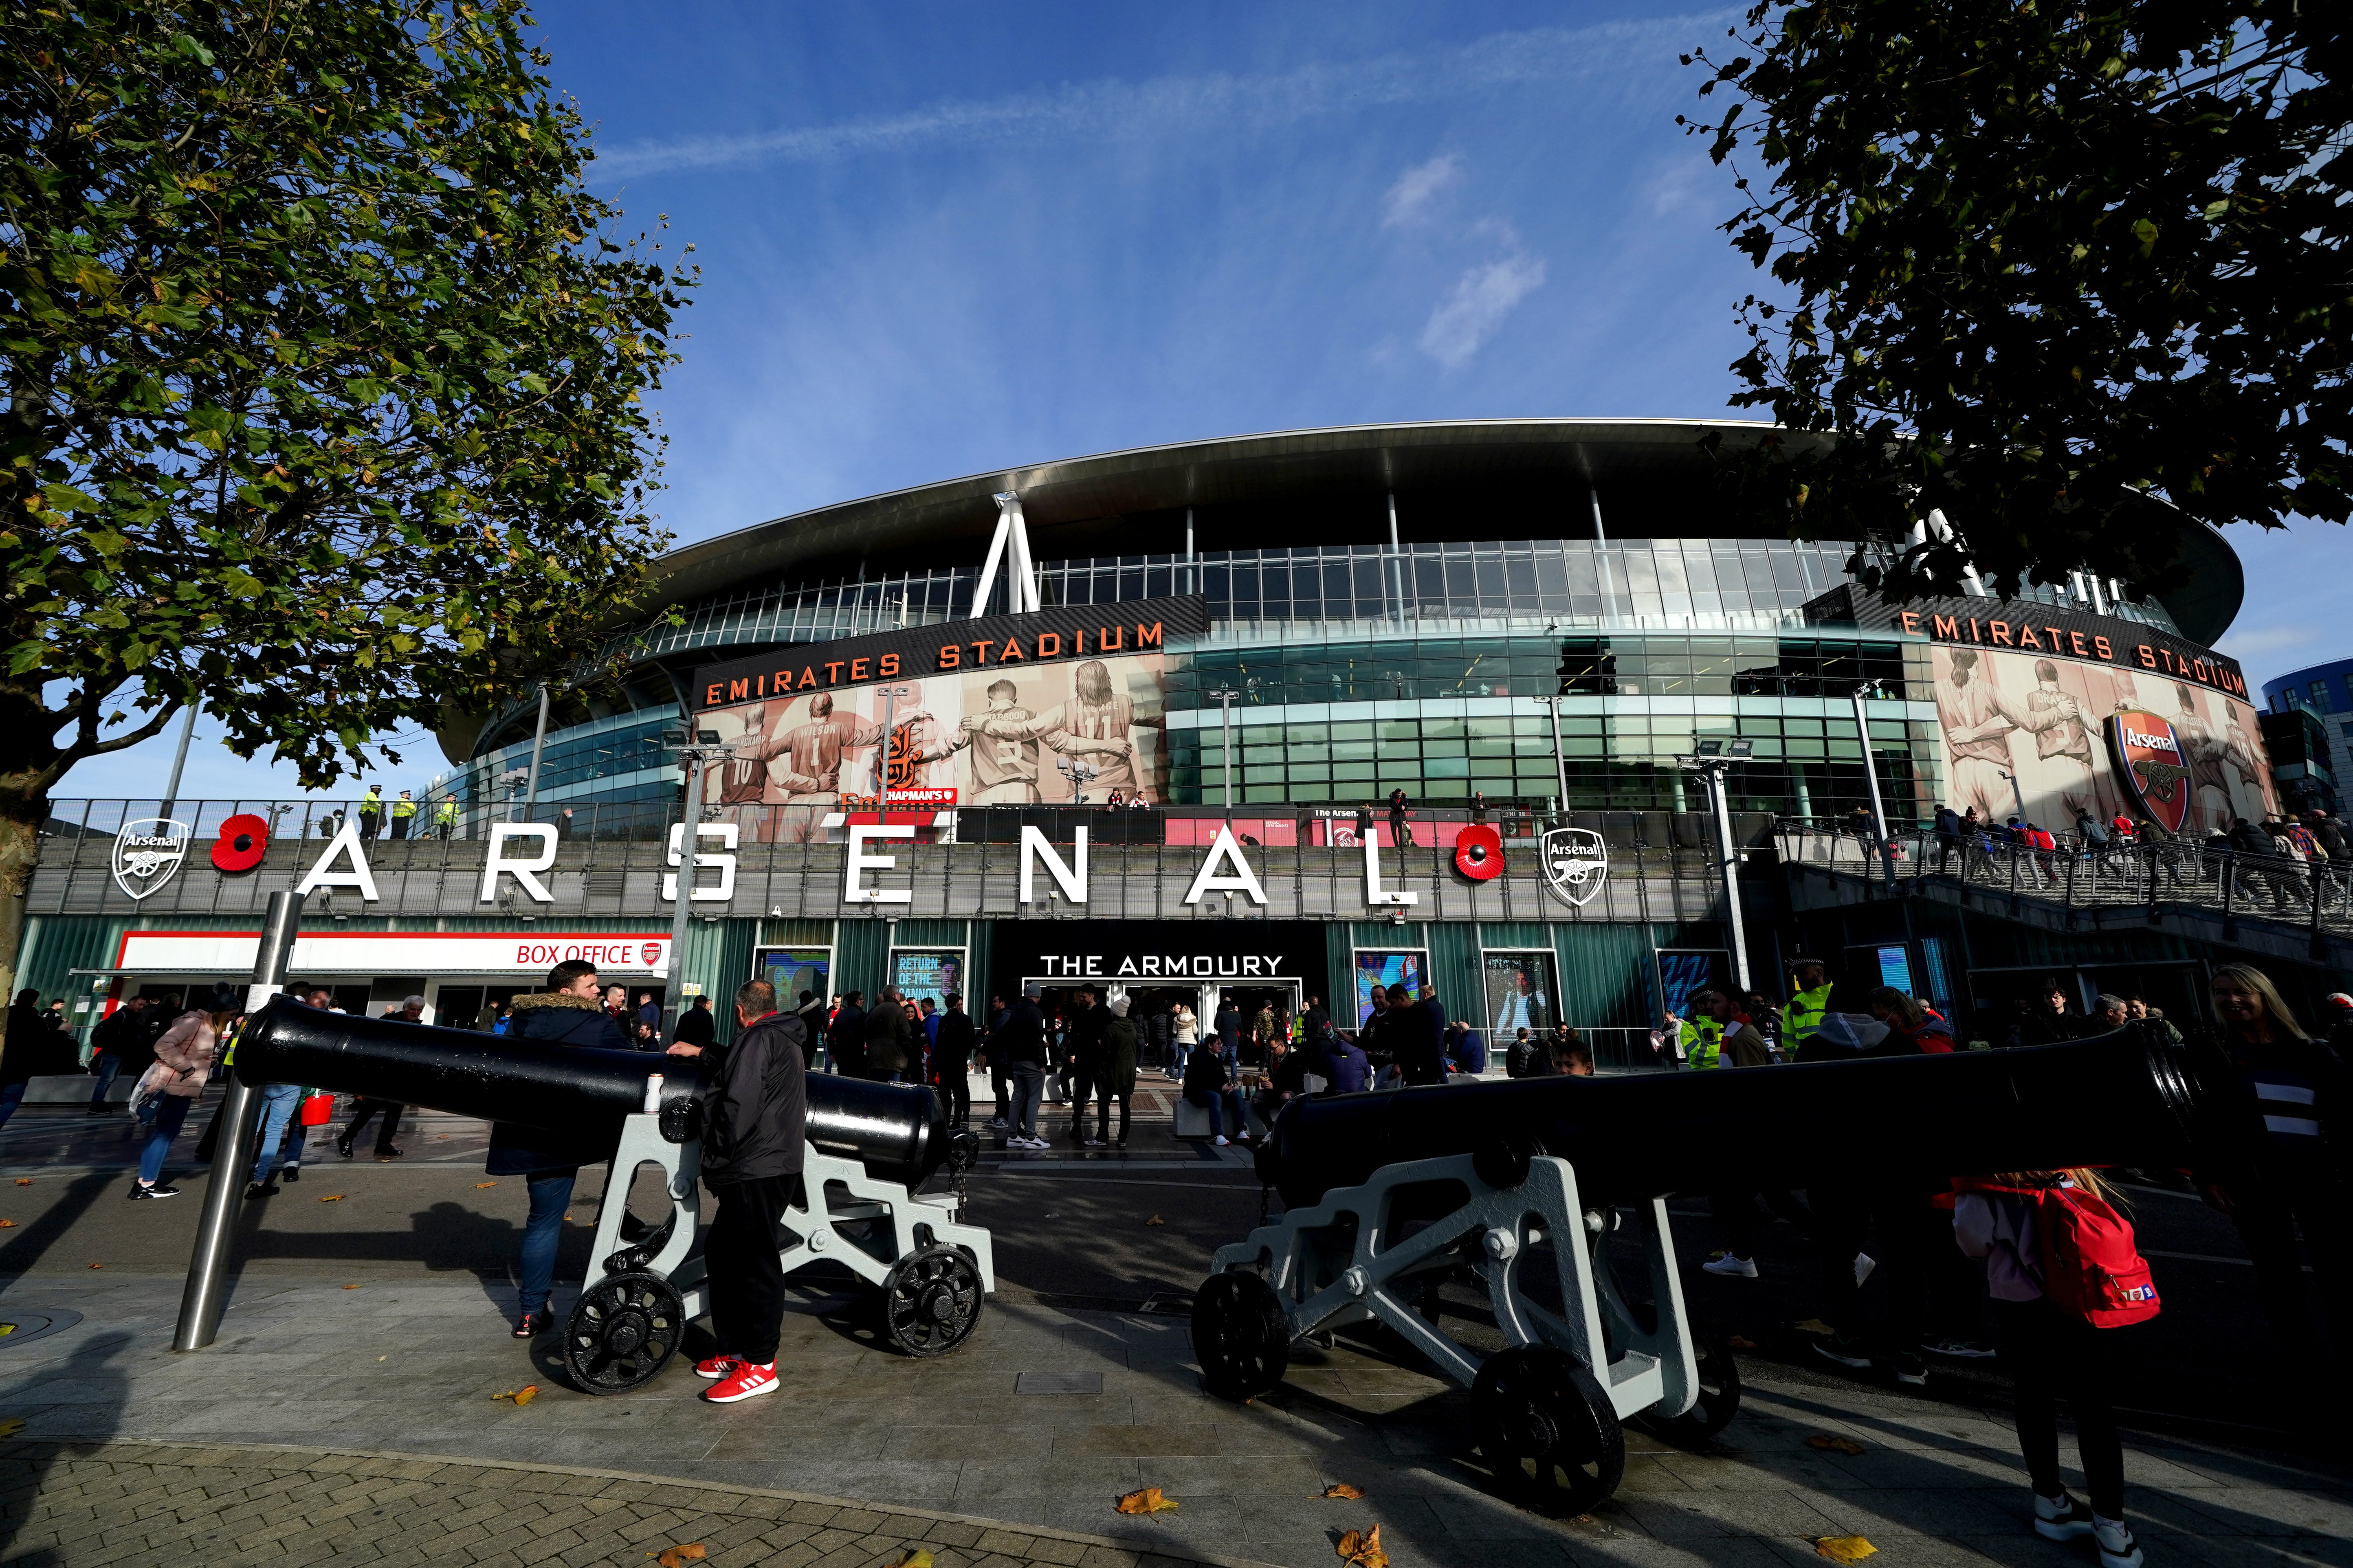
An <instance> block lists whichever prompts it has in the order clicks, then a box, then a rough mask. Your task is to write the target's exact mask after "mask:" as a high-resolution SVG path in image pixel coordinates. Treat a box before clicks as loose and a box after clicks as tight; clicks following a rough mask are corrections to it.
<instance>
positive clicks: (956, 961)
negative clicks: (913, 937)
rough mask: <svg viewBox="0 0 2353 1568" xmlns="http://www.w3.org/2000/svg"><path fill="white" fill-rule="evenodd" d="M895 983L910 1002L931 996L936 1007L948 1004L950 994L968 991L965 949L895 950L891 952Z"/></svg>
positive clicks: (892, 980)
mask: <svg viewBox="0 0 2353 1568" xmlns="http://www.w3.org/2000/svg"><path fill="white" fill-rule="evenodd" d="M891 984H893V985H895V986H897V987H898V988H899V994H900V995H902V996H903V997H905V998H906V999H907V1000H908V1001H910V1002H920V1001H922V1000H923V998H924V997H926V996H928V997H930V998H931V999H932V1005H933V1006H934V1007H944V1006H946V1005H947V995H948V993H949V992H951V991H954V992H955V993H957V994H962V993H963V991H964V949H962V948H960V947H894V948H892V950H891Z"/></svg>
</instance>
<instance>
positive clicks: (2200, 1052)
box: [2189, 963, 2353, 1373]
mask: <svg viewBox="0 0 2353 1568" xmlns="http://www.w3.org/2000/svg"><path fill="white" fill-rule="evenodd" d="M2210 984H2211V992H2212V996H2213V1003H2214V1017H2215V1023H2214V1024H2213V1025H2211V1026H2205V1027H2200V1028H2198V1029H2194V1030H2193V1031H2191V1035H2190V1041H2189V1061H2190V1065H2191V1067H2192V1068H2193V1070H2194V1071H2195V1073H2196V1075H2197V1078H2198V1081H2199V1083H2200V1086H2201V1087H2202V1088H2203V1089H2205V1090H2206V1091H2207V1093H2208V1095H2209V1097H2210V1098H2212V1099H2216V1100H2222V1101H2223V1102H2224V1104H2223V1108H2222V1109H2221V1111H2220V1113H2219V1114H2218V1115H2217V1116H2216V1117H2215V1118H2214V1123H2213V1125H2211V1127H2210V1128H2209V1130H2208V1135H2207V1137H2206V1138H2205V1139H2203V1140H2202V1142H2203V1144H2204V1146H2205V1147H2204V1152H2205V1154H2206V1163H2205V1165H2204V1168H2202V1169H2200V1171H2199V1172H2198V1173H2197V1178H2198V1187H2199V1190H2200V1192H2201V1193H2203V1194H2205V1197H2206V1201H2207V1202H2208V1203H2210V1204H2212V1205H2214V1206H2215V1207H2216V1208H2218V1209H2221V1211H2222V1212H2223V1213H2224V1214H2226V1215H2230V1216H2231V1220H2232V1224H2234V1225H2236V1226H2238V1227H2239V1237H2240V1239H2241V1240H2242V1241H2243V1242H2245V1244H2246V1247H2247V1256H2248V1258H2251V1259H2252V1260H2253V1263H2254V1266H2255V1283H2256V1286H2257V1288H2258V1289H2261V1290H2262V1292H2263V1309H2264V1310H2265V1312H2266V1313H2268V1314H2269V1316H2270V1318H2271V1321H2272V1328H2273V1330H2274V1331H2275V1332H2276V1333H2277V1334H2278V1335H2279V1337H2280V1339H2281V1341H2282V1342H2283V1348H2284V1350H2285V1352H2286V1353H2287V1355H2288V1357H2289V1358H2290V1361H2291V1362H2292V1363H2295V1364H2297V1365H2298V1366H2299V1370H2301V1369H2302V1368H2303V1367H2306V1366H2309V1364H2310V1363H2312V1362H2313V1361H2315V1360H2317V1359H2318V1358H2319V1357H2320V1356H2321V1353H2322V1352H2321V1349H2320V1336H2319V1333H2318V1331H2316V1328H2315V1325H2314V1322H2313V1317H2312V1309H2311V1307H2310V1305H2309V1303H2308V1301H2307V1299H2306V1291H2305V1283H2304V1268H2303V1259H2301V1258H2299V1257H2298V1256H2297V1251H2296V1245H2295V1233H2296V1230H2297V1228H2298V1227H2299V1226H2301V1227H2302V1229H2303V1231H2304V1240H2305V1245H2306V1250H2307V1251H2308V1252H2309V1253H2310V1255H2311V1260H2312V1279H2313V1285H2314V1286H2315V1288H2316V1289H2318V1291H2319V1293H2320V1300H2321V1310H2323V1312H2324V1313H2325V1314H2326V1315H2327V1323H2328V1331H2329V1337H2330V1338H2331V1339H2333V1340H2334V1341H2335V1342H2336V1347H2337V1356H2338V1358H2340V1365H2339V1372H2340V1373H2342V1372H2343V1370H2344V1368H2343V1366H2342V1359H2343V1358H2345V1357H2348V1356H2353V1262H2349V1261H2348V1259H2353V1225H2348V1223H2347V1220H2346V1205H2347V1203H2348V1200H2353V1193H2348V1190H2347V1184H2346V1181H2345V1174H2344V1171H2343V1168H2342V1165H2341V1163H2340V1161H2341V1156H2340V1155H2339V1154H2338V1152H2337V1148H2336V1147H2334V1146H2333V1145H2332V1136H2331V1135H2332V1132H2333V1134H2334V1142H2335V1144H2341V1143H2342V1142H2344V1139H2345V1136H2346V1131H2347V1129H2346V1127H2345V1125H2344V1119H2345V1118H2346V1116H2347V1115H2348V1110H2347V1109H2346V1106H2347V1096H2348V1092H2353V1083H2349V1082H2348V1073H2347V1069H2346V1066H2345V1063H2344V1061H2343V1059H2342V1058H2339V1057H2338V1056H2337V1052H2336V1051H2335V1050H2334V1049H2333V1048H2331V1047H2329V1045H2328V1044H2327V1042H2326V1041H2323V1040H2318V1039H2315V1038H2314V1037H2312V1036H2310V1035H2308V1034H2306V1032H2305V1028H2304V1026H2303V1025H2302V1024H2300V1023H2298V1022H2297V1021H2296V1016H2295V1012H2294V1010H2293V1009H2291V1008H2290V1007H2289V1006H2288V1005H2287V1002H2286V1000H2285V999H2284V998H2283V997H2282V996H2281V995H2280V994H2279V988H2278V987H2277V986H2275V985H2274V984H2272V982H2271V977H2270V976H2268V975H2266V974H2265V973H2263V971H2262V970H2259V969H2256V968H2254V967H2253V966H2252V965H2250V964H2244V963H2226V964H2223V965H2222V966H2221V968H2219V969H2217V970H2215V971H2214V975H2213V979H2212V980H2211V982H2210ZM2232 1089H2235V1090H2236V1091H2237V1093H2236V1096H2235V1100H2236V1103H2231V1100H2232V1094H2231V1091H2232ZM2218 1091H2219V1092H2218Z"/></svg>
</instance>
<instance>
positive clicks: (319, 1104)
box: [294, 1094, 335, 1127]
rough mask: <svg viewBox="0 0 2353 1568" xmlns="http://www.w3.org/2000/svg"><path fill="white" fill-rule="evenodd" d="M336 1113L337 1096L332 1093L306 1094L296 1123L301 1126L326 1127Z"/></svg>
mask: <svg viewBox="0 0 2353 1568" xmlns="http://www.w3.org/2000/svg"><path fill="white" fill-rule="evenodd" d="M334 1114H335V1097H334V1096H333V1095H332V1094H306V1095H304V1096H303V1097H302V1104H301V1107H300V1110H299V1114H297V1115H296V1117H295V1119H294V1120H295V1124H296V1125H297V1126H301V1127H324V1126H325V1125H326V1124H327V1123H328V1122H329V1121H332V1119H333V1117H334Z"/></svg>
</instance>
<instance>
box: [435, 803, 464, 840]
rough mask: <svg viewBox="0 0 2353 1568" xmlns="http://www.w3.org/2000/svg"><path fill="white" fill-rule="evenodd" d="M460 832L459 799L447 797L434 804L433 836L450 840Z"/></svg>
mask: <svg viewBox="0 0 2353 1568" xmlns="http://www.w3.org/2000/svg"><path fill="white" fill-rule="evenodd" d="M457 831H458V797H457V796H456V795H443V796H442V797H441V798H440V799H439V800H438V801H436V802H434V803H433V836H434V837H436V838H448V837H450V836H451V835H453V834H455V833H456V832H457Z"/></svg>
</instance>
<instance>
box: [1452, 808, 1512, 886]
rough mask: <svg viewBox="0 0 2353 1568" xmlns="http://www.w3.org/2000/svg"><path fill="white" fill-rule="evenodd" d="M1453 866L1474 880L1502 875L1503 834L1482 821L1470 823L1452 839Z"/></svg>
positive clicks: (1482, 880)
mask: <svg viewBox="0 0 2353 1568" xmlns="http://www.w3.org/2000/svg"><path fill="white" fill-rule="evenodd" d="M1454 868H1455V869H1456V870H1458V871H1460V872H1461V873H1462V874H1463V875H1464V876H1466V877H1468V878H1470V879H1472V881H1474V882H1485V881H1492V880H1493V879H1495V878H1497V877H1500V876H1502V875H1503V874H1504V836H1503V835H1502V834H1500V833H1498V832H1496V831H1495V830H1494V829H1493V828H1492V827H1490V826H1487V825H1486V824H1485V823H1483V822H1474V823H1472V825H1471V826H1468V827H1466V828H1464V829H1463V830H1462V832H1461V835H1460V836H1458V837H1456V838H1455V840H1454Z"/></svg>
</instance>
